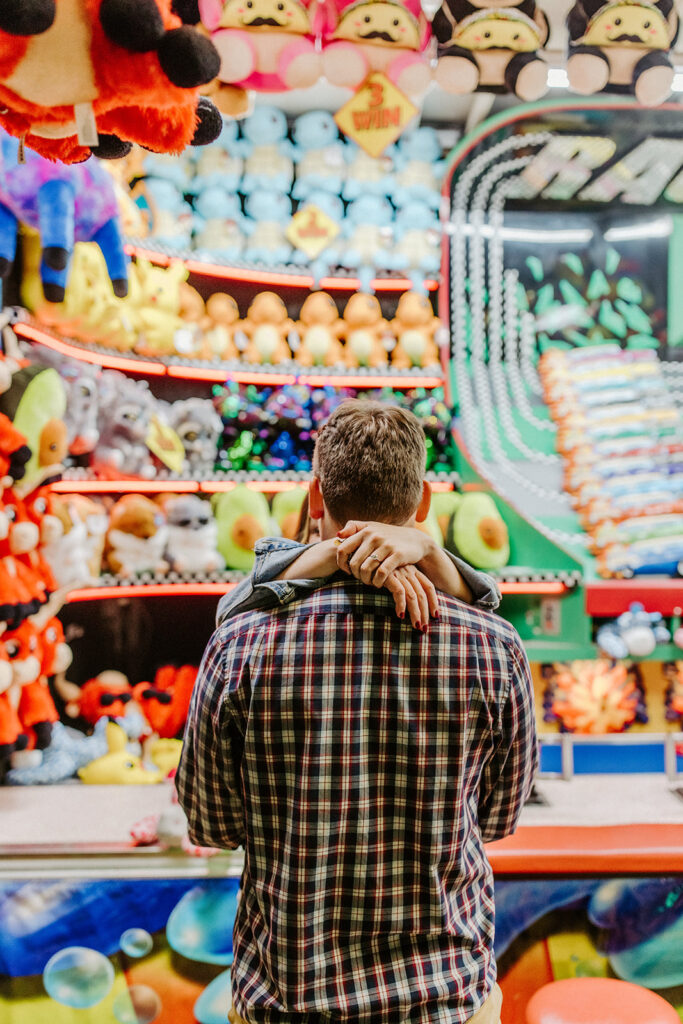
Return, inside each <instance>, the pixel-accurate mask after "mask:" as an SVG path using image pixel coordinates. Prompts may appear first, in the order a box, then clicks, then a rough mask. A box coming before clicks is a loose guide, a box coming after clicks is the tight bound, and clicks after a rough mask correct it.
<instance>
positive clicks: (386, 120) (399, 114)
mask: <svg viewBox="0 0 683 1024" xmlns="http://www.w3.org/2000/svg"><path fill="white" fill-rule="evenodd" d="M418 113H419V111H418V109H417V107H416V106H415V104H414V103H412V102H411V101H410V100H409V99H408V97H407V96H404V94H403V93H402V92H401V90H400V89H398V88H397V87H396V86H395V85H394V83H393V82H390V81H389V79H388V78H387V76H386V75H385V74H383V73H382V72H381V71H374V72H373V73H372V74H370V75H368V77H367V78H366V79H365V81H364V82H363V84H362V85H361V86H360V87H359V88H358V90H357V91H356V93H355V94H354V95H353V96H352V97H351V99H350V100H349V101H348V103H345V104H344V106H343V107H341V109H340V110H338V111H337V113H336V114H335V118H334V119H335V121H336V122H337V124H338V125H339V127H340V128H341V130H342V131H343V132H344V135H347V136H348V137H349V138H350V139H353V141H354V142H355V143H357V145H359V146H360V147H361V149H364V150H365V152H366V153H367V154H368V155H369V156H372V157H378V156H381V155H382V153H383V152H384V150H385V149H386V148H387V146H390V145H391V143H392V142H395V141H396V139H397V138H398V137H399V135H400V134H401V133H402V132H403V131H404V130H405V128H406V127H407V125H408V124H409V123H410V122H411V121H412V120H413V118H414V117H415V115H416V114H418Z"/></svg>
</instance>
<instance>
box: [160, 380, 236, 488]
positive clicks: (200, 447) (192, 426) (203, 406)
mask: <svg viewBox="0 0 683 1024" xmlns="http://www.w3.org/2000/svg"><path fill="white" fill-rule="evenodd" d="M167 420H168V425H169V426H170V427H172V428H173V430H175V432H176V434H177V435H178V437H179V438H180V440H181V441H182V443H183V447H184V449H185V463H186V467H187V472H188V473H189V475H190V476H192V477H194V478H195V479H199V478H200V477H201V476H202V474H204V475H206V474H207V473H210V472H212V471H213V464H214V462H215V459H216V446H217V444H218V439H219V437H220V436H221V433H222V432H223V423H222V421H221V418H220V416H219V415H218V413H217V412H216V410H215V409H214V407H213V405H212V403H211V402H210V401H209V399H205V398H186V399H185V400H184V401H180V402H174V403H173V404H172V405H170V406H169V407H168V413H167Z"/></svg>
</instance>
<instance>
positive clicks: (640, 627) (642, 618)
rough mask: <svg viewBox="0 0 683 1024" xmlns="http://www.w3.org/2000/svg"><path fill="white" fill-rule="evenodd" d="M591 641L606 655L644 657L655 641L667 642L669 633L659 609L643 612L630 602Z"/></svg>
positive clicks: (637, 604)
mask: <svg viewBox="0 0 683 1024" xmlns="http://www.w3.org/2000/svg"><path fill="white" fill-rule="evenodd" d="M595 640H596V643H597V644H598V647H600V648H601V650H603V651H604V652H605V654H607V655H608V656H609V657H610V658H628V657H631V658H646V657H648V655H650V654H652V653H653V651H654V649H655V647H656V646H657V644H665V643H669V641H670V640H671V633H670V632H669V630H668V629H667V627H666V626H665V625H664V620H663V616H662V614H661V612H646V611H645V608H644V606H643V605H642V604H640V602H637V601H634V602H633V603H632V604H631V605H629V610H628V611H627V612H623V613H622V614H621V615H620V616H619V617H618V618H617V619H615V620H614V621H613V622H609V623H606V624H605V625H604V626H601V627H600V629H599V630H598V632H597V634H596V637H595Z"/></svg>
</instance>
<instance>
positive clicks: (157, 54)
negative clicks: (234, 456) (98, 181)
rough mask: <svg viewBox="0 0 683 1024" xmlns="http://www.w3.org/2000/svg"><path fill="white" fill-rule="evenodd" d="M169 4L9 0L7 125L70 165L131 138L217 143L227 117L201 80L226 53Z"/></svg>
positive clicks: (4, 33) (2, 85) (161, 146)
mask: <svg viewBox="0 0 683 1024" xmlns="http://www.w3.org/2000/svg"><path fill="white" fill-rule="evenodd" d="M170 8H171V5H170V3H169V2H167V0H140V2H139V3H136V4H130V3H127V2H125V0H89V2H88V3H87V4H86V3H85V2H79V3H64V2H62V0H60V2H56V0H35V2H33V3H30V4H29V3H27V2H26V0H8V2H6V3H4V4H3V7H2V12H1V15H0V102H1V104H2V108H3V112H2V114H0V124H2V125H3V127H4V128H5V129H6V130H7V131H8V132H10V134H12V135H14V136H16V137H17V138H21V139H24V140H25V142H26V145H27V146H29V147H30V148H31V149H35V150H36V151H37V152H39V153H41V154H42V155H43V156H45V157H47V158H48V159H52V160H61V161H63V162H64V163H79V162H80V161H83V160H86V159H87V158H88V157H89V156H90V154H91V153H93V152H94V153H96V154H97V155H98V156H101V157H119V156H122V155H124V154H125V153H126V152H127V151H128V149H129V146H128V143H130V142H137V143H139V144H140V145H143V146H145V147H147V148H148V149H153V150H163V151H165V152H180V150H182V149H184V148H185V146H187V145H189V144H191V143H192V144H195V145H196V144H202V143H206V142H210V141H211V140H212V139H214V138H215V137H216V136H217V135H218V133H219V131H220V115H219V114H218V111H217V110H216V108H215V107H214V106H213V104H212V103H211V102H210V101H209V100H207V99H205V98H200V96H199V90H198V88H197V87H198V86H200V85H202V84H203V83H204V82H209V81H211V80H212V79H213V78H214V77H215V75H216V73H217V71H218V67H219V64H220V58H219V57H218V54H217V53H216V51H215V49H214V47H213V46H212V45H211V43H210V41H209V40H208V39H206V38H204V37H202V36H201V35H200V34H199V33H197V32H195V31H194V30H193V29H190V28H188V27H184V26H183V25H182V23H181V21H180V19H179V18H178V17H176V15H175V14H172V13H171V9H170ZM65 54H68V58H69V59H68V63H67V64H65V62H64V57H65ZM123 140H125V141H123Z"/></svg>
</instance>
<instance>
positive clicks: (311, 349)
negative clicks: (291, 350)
mask: <svg viewBox="0 0 683 1024" xmlns="http://www.w3.org/2000/svg"><path fill="white" fill-rule="evenodd" d="M296 330H297V332H298V334H299V339H300V341H299V347H298V349H297V350H296V359H297V362H298V363H301V365H302V366H335V365H337V364H339V363H342V362H343V361H344V349H343V348H342V346H341V345H340V343H339V338H340V336H341V335H342V333H343V332H344V330H345V327H344V322H343V320H341V319H340V317H339V310H338V309H337V304H336V302H335V301H334V299H333V298H332V296H331V295H328V294H327V292H312V293H311V294H310V295H309V296H308V298H306V299H305V301H304V304H303V306H302V307H301V312H300V313H299V320H298V321H297V324H296Z"/></svg>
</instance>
